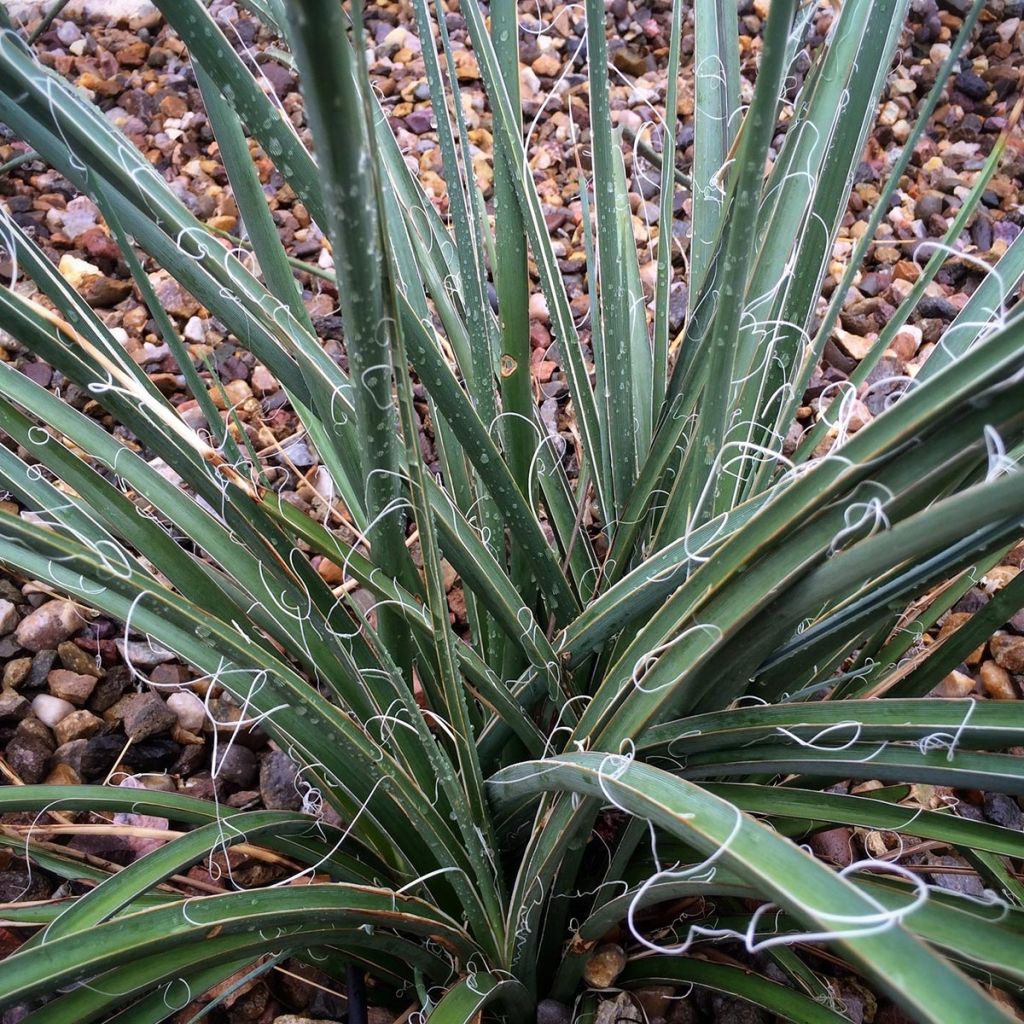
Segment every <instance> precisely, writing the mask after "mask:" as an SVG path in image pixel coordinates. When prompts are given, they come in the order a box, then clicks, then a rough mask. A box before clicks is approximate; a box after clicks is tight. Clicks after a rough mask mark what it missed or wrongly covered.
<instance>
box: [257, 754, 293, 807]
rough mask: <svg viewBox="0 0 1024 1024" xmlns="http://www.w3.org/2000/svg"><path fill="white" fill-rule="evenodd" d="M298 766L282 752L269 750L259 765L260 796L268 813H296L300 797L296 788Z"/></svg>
mask: <svg viewBox="0 0 1024 1024" xmlns="http://www.w3.org/2000/svg"><path fill="white" fill-rule="evenodd" d="M298 775H299V768H298V765H296V763H295V762H294V761H293V760H292V759H291V758H290V757H289V756H288V755H287V754H286V753H284V751H282V750H271V751H270V752H269V753H268V754H266V755H265V756H264V758H263V762H262V764H261V765H260V796H262V797H263V806H264V807H266V808H267V810H268V811H297V810H299V809H300V808H301V807H302V797H301V796H300V795H299V791H298V789H297V788H296V782H297V781H298Z"/></svg>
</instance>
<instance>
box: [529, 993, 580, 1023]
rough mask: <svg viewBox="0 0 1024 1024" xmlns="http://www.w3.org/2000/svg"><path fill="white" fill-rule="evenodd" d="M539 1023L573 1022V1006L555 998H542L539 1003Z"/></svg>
mask: <svg viewBox="0 0 1024 1024" xmlns="http://www.w3.org/2000/svg"><path fill="white" fill-rule="evenodd" d="M537 1024H572V1007H571V1006H566V1005H565V1003H560V1002H558V1001H557V1000H555V999H542V1000H541V1001H540V1002H539V1003H538V1004H537Z"/></svg>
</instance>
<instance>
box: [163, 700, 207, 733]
mask: <svg viewBox="0 0 1024 1024" xmlns="http://www.w3.org/2000/svg"><path fill="white" fill-rule="evenodd" d="M167 706H168V707H169V708H170V709H171V710H172V711H173V712H174V713H175V714H176V715H177V716H178V724H179V725H180V726H181V727H182V729H184V730H185V731H186V732H191V733H199V732H201V731H202V728H203V722H205V721H206V705H205V704H203V702H202V701H201V700H200V699H199V698H198V697H197V696H196V695H195V694H194V693H192V691H191V690H179V691H178V692H177V693H172V694H171V695H170V697H168V698H167Z"/></svg>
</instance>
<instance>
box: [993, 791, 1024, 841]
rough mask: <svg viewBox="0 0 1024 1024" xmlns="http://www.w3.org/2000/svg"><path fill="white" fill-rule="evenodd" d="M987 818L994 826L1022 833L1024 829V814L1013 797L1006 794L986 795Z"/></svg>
mask: <svg viewBox="0 0 1024 1024" xmlns="http://www.w3.org/2000/svg"><path fill="white" fill-rule="evenodd" d="M985 817H986V818H988V820H989V821H991V822H992V823H993V824H996V825H1002V826H1003V828H1009V829H1013V831H1014V832H1020V831H1021V830H1022V829H1024V813H1021V809H1020V807H1019V805H1018V804H1017V801H1016V800H1014V799H1013V797H1010V796H1007V795H1006V794H1005V793H986V794H985Z"/></svg>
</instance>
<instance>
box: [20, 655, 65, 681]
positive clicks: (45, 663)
mask: <svg viewBox="0 0 1024 1024" xmlns="http://www.w3.org/2000/svg"><path fill="white" fill-rule="evenodd" d="M56 660H57V652H56V651H38V652H37V653H36V655H35V657H34V658H33V659H32V666H31V667H30V668H29V670H28V675H27V676H25V683H24V687H25V689H26V690H38V689H40V688H42V687H43V686H45V685H46V677H47V676H48V675H49V674H50V669H51V668H53V663H54V662H55V661H56Z"/></svg>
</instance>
